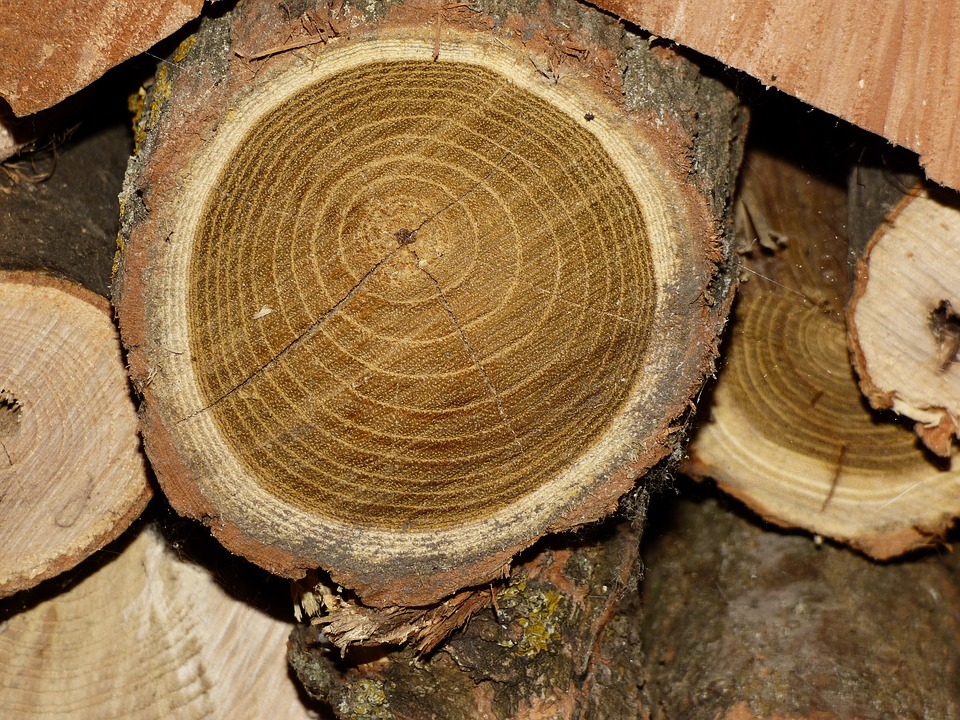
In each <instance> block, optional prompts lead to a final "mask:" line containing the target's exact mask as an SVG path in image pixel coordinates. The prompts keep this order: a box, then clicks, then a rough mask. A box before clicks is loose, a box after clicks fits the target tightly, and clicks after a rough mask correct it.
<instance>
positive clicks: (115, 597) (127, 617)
mask: <svg viewBox="0 0 960 720" xmlns="http://www.w3.org/2000/svg"><path fill="white" fill-rule="evenodd" d="M114 548H115V549H116V551H117V553H118V554H116V556H115V557H110V556H107V555H103V556H100V557H99V558H92V559H91V561H94V560H96V561H98V562H99V565H97V566H96V567H93V566H92V565H93V563H92V562H91V565H90V566H84V567H82V568H81V570H82V571H83V573H82V576H81V577H80V578H79V579H76V580H73V581H71V583H70V584H69V586H68V587H67V588H66V589H62V590H61V589H59V588H55V587H51V588H47V590H46V591H45V593H42V594H40V597H38V598H36V599H34V598H33V596H32V595H30V594H28V595H27V597H26V598H20V596H18V597H17V598H10V599H9V600H7V601H6V605H5V606H2V607H0V618H2V621H3V632H2V633H0V663H2V665H3V667H4V669H5V671H4V673H3V674H2V676H0V707H3V708H4V712H5V713H6V714H8V716H9V717H17V718H24V719H25V720H26V719H27V718H47V717H70V718H76V719H77V720H84V719H86V718H89V719H90V720H101V719H102V718H129V717H136V718H142V719H143V720H150V719H152V718H156V719H157V720H160V719H166V718H170V717H177V718H181V719H183V720H193V719H197V720H200V719H201V718H244V719H248V720H258V719H259V718H265V717H278V718H290V719H291V720H296V719H298V718H303V719H304V720H306V719H307V718H316V717H318V715H317V713H316V711H315V710H313V709H311V708H309V707H308V706H307V705H305V704H304V702H303V701H302V700H301V698H300V695H299V692H298V689H297V686H296V685H295V683H294V682H293V681H292V679H291V678H290V677H289V675H288V671H287V663H286V640H287V636H288V634H289V632H290V629H291V623H290V622H288V621H284V620H280V619H278V618H277V617H276V616H275V615H274V614H271V613H269V612H267V611H265V610H261V609H259V608H258V607H257V606H256V605H253V604H250V603H248V602H245V601H244V600H242V599H238V597H236V596H235V595H234V594H233V593H235V592H237V590H238V585H237V583H235V582H233V580H234V578H231V577H228V576H227V575H226V570H227V569H228V568H229V567H230V564H229V562H222V558H221V559H220V560H221V562H220V563H218V567H217V568H216V573H217V575H215V574H213V572H211V571H210V570H208V569H206V568H204V567H201V566H199V565H196V564H194V563H192V562H191V561H189V560H184V559H181V558H180V557H179V556H178V555H177V553H176V552H175V551H174V549H173V548H172V547H171V545H170V543H169V542H168V541H167V539H166V538H164V537H163V536H162V535H161V534H160V532H159V531H158V530H156V528H155V527H154V526H152V525H147V526H144V527H142V528H139V532H138V533H137V534H136V536H135V537H133V538H125V539H122V540H121V541H120V542H118V544H117V545H116V546H111V549H114ZM53 582H54V583H57V582H59V581H53ZM223 585H226V587H224V586H223ZM41 589H43V588H38V589H37V591H39V590H41ZM37 591H34V592H37ZM43 595H49V596H47V597H44V596H43ZM15 600H20V601H21V602H19V603H15V602H14V601H15ZM21 603H26V604H27V607H26V608H25V609H23V608H21V607H20V604H21ZM287 607H289V606H287Z"/></svg>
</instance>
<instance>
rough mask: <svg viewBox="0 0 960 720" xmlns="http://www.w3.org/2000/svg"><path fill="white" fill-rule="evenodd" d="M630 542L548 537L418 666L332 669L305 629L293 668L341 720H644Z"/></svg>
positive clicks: (320, 632) (381, 659) (362, 661)
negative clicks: (481, 608) (381, 719)
mask: <svg viewBox="0 0 960 720" xmlns="http://www.w3.org/2000/svg"><path fill="white" fill-rule="evenodd" d="M638 541H639V538H638V535H637V533H636V532H635V531H633V530H631V528H630V527H629V526H627V525H621V526H619V527H617V526H612V527H610V526H608V527H606V528H605V529H595V530H594V531H593V532H591V533H589V534H587V535H586V536H583V537H580V538H570V537H566V538H551V539H550V540H549V542H547V543H546V544H545V545H544V546H537V552H535V553H533V554H532V555H531V556H530V557H527V558H525V559H522V560H521V561H519V562H518V564H517V566H516V567H515V568H514V570H513V574H512V575H511V577H510V579H509V581H508V582H506V583H505V584H500V583H498V584H497V585H496V586H491V587H490V588H488V589H486V590H485V591H484V600H485V602H484V605H485V610H484V611H483V612H481V613H479V614H477V615H475V616H474V617H473V619H472V620H471V621H470V623H469V625H467V626H466V627H465V628H464V629H463V630H462V631H461V632H458V633H456V634H454V635H452V636H451V637H449V638H447V639H446V641H445V642H444V643H443V644H442V645H441V646H440V647H439V648H438V649H437V650H436V651H435V652H433V653H432V654H430V655H428V656H426V657H423V656H419V654H418V653H417V651H416V650H415V649H414V648H412V647H408V648H406V649H404V650H402V651H392V652H388V651H387V650H386V649H384V648H379V649H366V648H363V649H361V648H353V649H351V650H348V651H347V653H346V656H345V658H341V654H340V650H338V649H337V648H336V647H333V646H331V644H330V642H329V638H328V636H327V635H326V633H325V631H324V629H323V628H322V626H318V625H314V626H312V627H299V628H297V629H296V630H295V631H294V633H293V635H292V636H291V645H290V662H291V666H292V667H293V668H294V670H295V672H296V673H297V676H298V677H299V678H300V680H301V682H302V683H303V684H304V687H305V688H306V689H307V691H308V692H309V693H310V694H311V695H312V696H314V697H316V698H318V699H320V700H323V701H324V702H326V703H328V704H329V706H330V707H331V708H332V710H333V711H334V714H335V715H336V716H337V717H338V718H343V719H344V720H346V719H347V718H356V717H390V718H396V719H397V720H399V719H401V718H408V719H409V720H422V719H423V718H443V719H444V720H473V719H474V718H481V717H485V718H490V720H514V719H515V720H520V719H521V718H526V719H528V720H529V719H533V718H551V719H552V720H556V719H558V718H571V719H572V718H577V717H596V718H604V720H641V718H645V717H648V716H647V715H646V714H645V712H644V709H645V708H646V707H648V703H647V701H646V699H645V695H644V693H645V689H644V679H643V673H642V672H641V667H642V666H641V663H640V660H639V657H638V655H637V650H638V642H637V640H638V637H637V630H638V623H637V615H636V613H637V605H638V600H639V594H638V588H637V575H636V573H637V567H638V565H637V560H638V552H637V549H638ZM364 712H366V713H367V714H366V715H364V714H363V713H364ZM377 713H379V714H377Z"/></svg>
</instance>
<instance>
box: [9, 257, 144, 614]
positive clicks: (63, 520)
mask: <svg viewBox="0 0 960 720" xmlns="http://www.w3.org/2000/svg"><path fill="white" fill-rule="evenodd" d="M0 483H2V486H3V488H4V491H3V502H2V503H0V526H2V527H3V529H4V542H3V543H2V545H0V597H2V596H4V595H9V594H11V593H14V592H17V591H18V590H22V589H24V588H27V587H31V586H33V585H36V584H37V583H38V582H40V581H41V580H43V579H45V578H49V577H52V576H54V575H56V574H58V573H60V572H63V571H64V570H67V569H69V568H71V567H73V566H74V565H76V564H77V563H78V562H79V561H80V560H82V559H83V558H85V557H87V556H88V555H90V554H91V553H92V552H94V551H95V550H98V549H100V548H101V547H103V545H105V544H106V543H107V542H109V541H110V540H113V539H114V538H116V537H117V536H118V535H119V534H120V533H121V532H122V531H123V530H125V529H126V528H127V527H128V526H129V525H130V523H131V522H132V521H133V520H134V519H135V518H136V517H137V516H138V515H139V514H140V513H141V511H142V510H143V508H144V506H145V505H146V503H147V500H148V499H149V498H150V495H151V489H150V485H149V483H148V482H147V476H146V468H145V466H144V459H143V456H142V454H141V453H140V440H139V437H138V435H137V414H136V408H135V407H134V404H133V402H132V400H131V397H130V386H129V383H128V380H127V377H126V372H125V370H124V363H123V358H122V355H121V352H120V340H119V338H118V337H117V330H116V327H115V326H114V324H113V321H112V318H111V313H110V306H109V304H108V303H107V301H106V300H104V299H103V298H101V297H100V296H98V295H94V294H93V293H91V292H90V291H89V290H84V289H83V288H81V287H80V286H77V285H73V284H72V283H69V282H67V281H63V280H58V279H55V278H53V277H50V276H44V275H39V274H37V273H0Z"/></svg>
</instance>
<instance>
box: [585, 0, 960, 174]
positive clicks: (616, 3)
mask: <svg viewBox="0 0 960 720" xmlns="http://www.w3.org/2000/svg"><path fill="white" fill-rule="evenodd" d="M597 5H599V6H600V7H602V8H604V9H606V10H609V11H610V12H613V13H616V14H617V15H619V16H621V17H623V18H624V19H626V20H629V21H630V22H633V23H636V24H637V25H639V26H640V27H642V28H644V29H645V30H649V31H650V32H652V33H655V34H657V35H660V36H663V37H667V38H670V39H671V40H675V41H677V42H678V43H681V44H683V45H686V46H688V47H691V48H693V49H694V50H697V51H698V52H701V53H704V54H706V55H709V56H710V57H714V58H716V59H718V60H720V61H721V62H723V63H725V64H727V65H731V66H733V67H735V68H738V69H740V70H744V71H745V72H747V73H749V74H750V75H753V76H754V77H756V78H758V79H759V80H760V81H761V82H763V83H764V84H765V85H768V86H772V87H777V88H779V89H781V90H783V91H784V92H786V93H789V94H790V95H793V96H795V97H797V98H799V99H801V100H803V101H804V102H807V103H810V104H811V105H814V106H816V107H818V108H821V109H823V110H826V111H827V112H830V113H833V114H834V115H837V116H839V117H841V118H843V119H845V120H848V121H849V122H852V123H854V124H856V125H859V126H860V127H862V128H864V129H866V130H869V131H871V132H875V133H877V134H879V135H882V136H883V137H885V138H887V139H888V140H890V141H891V142H893V143H896V144H897V145H901V146H903V147H906V148H909V149H911V150H913V151H914V152H917V153H919V155H920V162H921V164H922V165H923V166H924V168H925V169H926V172H927V176H928V177H929V178H930V179H931V180H934V181H935V182H938V183H942V184H944V185H948V186H950V187H952V188H957V189H960V113H958V112H957V108H958V107H960V64H958V63H957V62H956V58H955V57H954V50H955V47H956V43H955V41H954V38H956V37H957V35H958V34H960V7H958V6H957V5H955V4H953V3H948V4H938V3H912V2H908V0H883V1H882V2H879V3H875V4H874V5H872V6H871V8H870V12H864V6H863V4H862V3H861V2H858V0H802V1H801V2H797V1H796V0H763V1H762V2H754V1H753V0H709V1H708V2H703V1H702V0H679V1H678V2H670V3H663V2H659V3H650V2H642V1H641V0H600V2H598V3H597Z"/></svg>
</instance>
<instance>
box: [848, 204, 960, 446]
mask: <svg viewBox="0 0 960 720" xmlns="http://www.w3.org/2000/svg"><path fill="white" fill-rule="evenodd" d="M958 239H960V201H958V199H957V196H956V194H955V193H949V194H948V193H946V192H943V191H936V190H924V189H922V188H920V187H919V186H917V187H915V188H914V189H913V191H912V192H910V193H907V194H906V195H905V197H904V199H903V200H902V201H901V202H900V203H899V204H898V205H897V207H896V208H895V209H894V210H893V211H892V212H891V213H890V214H889V215H888V216H887V217H886V219H885V220H884V221H883V222H882V223H881V224H880V225H879V227H878V228H877V231H876V234H874V236H873V239H872V240H871V241H870V243H869V245H868V246H867V249H866V251H865V252H864V254H863V256H862V258H861V261H860V264H859V266H858V273H857V278H856V285H855V289H854V294H853V298H852V300H851V302H850V308H849V311H848V334H849V339H850V348H851V353H852V356H853V361H854V366H855V367H856V370H857V374H858V375H859V377H860V387H861V389H862V390H863V393H864V395H866V396H867V399H868V400H869V401H870V404H871V405H872V406H873V407H875V408H878V409H892V410H893V411H894V412H896V413H899V414H901V415H904V416H906V417H908V418H910V419H912V420H913V421H915V423H916V424H915V426H914V428H915V430H916V433H917V435H919V436H920V439H921V440H922V441H923V443H924V444H925V445H926V446H927V448H929V449H930V450H931V451H932V452H934V453H936V454H937V455H939V456H941V457H944V458H949V457H951V456H952V455H953V454H954V452H955V445H954V441H955V438H956V437H957V435H958V434H960V429H958V428H960V366H958V365H957V360H958V359H960V354H958V353H960V284H958V282H957V278H958V277H960V246H958V242H957V241H958Z"/></svg>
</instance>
